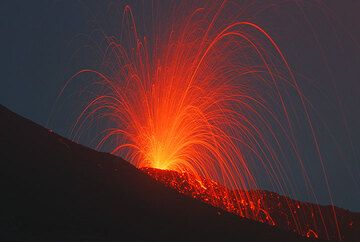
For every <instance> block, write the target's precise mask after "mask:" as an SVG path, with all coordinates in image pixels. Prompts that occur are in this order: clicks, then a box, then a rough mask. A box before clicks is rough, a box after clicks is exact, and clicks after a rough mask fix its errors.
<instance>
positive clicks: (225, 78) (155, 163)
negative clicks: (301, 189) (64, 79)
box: [64, 1, 340, 238]
mask: <svg viewBox="0 0 360 242" xmlns="http://www.w3.org/2000/svg"><path fill="white" fill-rule="evenodd" d="M173 5H174V6H172V7H171V8H169V9H170V10H169V11H168V12H167V13H164V12H162V11H160V10H158V11H155V10H154V13H153V15H152V17H153V19H152V21H151V26H150V30H149V31H148V32H149V34H147V35H145V34H143V35H142V34H140V33H141V32H145V31H139V30H138V25H137V24H138V23H137V21H136V18H135V16H134V14H133V12H132V9H131V8H130V6H125V7H124V12H123V20H122V31H123V32H122V33H121V37H120V38H115V37H113V36H105V42H106V47H105V48H104V49H103V50H102V58H103V60H102V65H101V68H100V69H99V70H93V69H84V70H81V71H79V72H78V73H76V74H75V75H74V76H73V77H72V78H71V79H70V80H69V81H68V83H70V82H72V81H73V80H74V79H75V78H78V77H79V76H85V75H90V76H92V78H93V81H92V85H93V87H96V88H93V89H94V90H96V91H95V94H94V98H92V99H91V100H90V101H89V102H88V104H87V105H86V107H85V108H84V109H83V111H82V113H81V114H80V115H79V117H78V118H77V120H76V122H75V125H74V127H73V129H72V131H71V134H72V137H74V138H75V139H76V138H77V137H79V136H80V135H81V132H80V131H81V130H84V129H90V126H91V124H93V123H94V120H99V119H100V120H106V121H107V122H111V123H112V126H111V127H107V128H106V129H104V132H102V133H101V134H100V138H99V142H97V143H98V144H97V148H98V149H102V148H103V147H111V152H112V153H113V154H115V155H119V156H121V157H123V158H125V159H126V160H128V161H130V162H131V163H132V164H134V165H135V166H136V167H138V168H143V169H147V168H157V169H161V170H169V171H175V172H177V174H183V175H184V174H185V176H186V177H187V179H188V181H191V182H190V184H191V187H192V188H191V189H195V191H197V192H198V193H199V194H206V196H207V197H210V198H212V199H210V200H211V201H215V200H216V199H215V200H214V198H218V200H216V201H218V202H211V204H212V205H214V206H218V207H221V208H223V209H225V210H227V211H230V212H234V211H236V213H237V214H238V215H239V216H242V217H246V218H250V219H254V220H257V221H261V222H264V223H268V224H271V225H276V223H277V221H274V220H273V219H272V217H271V214H269V213H268V212H267V211H268V208H267V207H268V205H267V204H266V201H265V200H264V199H263V194H262V193H261V192H260V189H259V184H258V177H259V176H263V177H265V179H266V181H267V182H268V184H269V185H270V186H271V187H273V188H274V189H275V190H277V191H280V192H282V193H283V194H287V195H289V196H292V195H294V194H296V186H295V184H294V182H293V181H292V179H291V175H290V174H288V166H289V165H288V162H289V160H291V162H292V163H296V166H297V167H298V172H299V173H301V174H302V176H303V180H304V184H305V186H306V187H307V190H308V192H309V194H310V196H313V197H314V198H315V199H316V196H315V194H314V193H313V189H312V186H311V183H310V180H309V178H308V175H307V169H306V165H305V164H304V160H303V157H302V155H301V152H299V149H298V144H297V135H296V132H295V131H294V129H295V126H296V125H299V123H302V125H304V126H306V127H307V129H308V130H309V133H310V134H312V141H311V142H312V143H313V146H314V147H315V149H316V150H317V151H318V154H319V162H320V164H321V165H322V166H323V161H322V158H321V153H320V151H319V147H318V143H317V140H316V136H315V134H314V130H313V126H312V121H311V118H310V115H309V110H308V108H309V105H308V101H307V99H306V97H305V95H304V94H303V92H302V91H301V88H300V87H299V84H298V82H297V80H296V79H295V77H294V74H293V72H292V70H291V68H290V66H289V64H288V62H287V60H286V58H285V55H284V54H283V53H282V51H281V49H280V47H279V46H278V45H277V43H276V41H275V40H274V39H273V38H272V37H271V36H270V34H269V33H268V32H267V31H266V30H265V29H263V28H262V27H261V26H259V25H257V24H256V23H254V22H252V21H249V19H248V18H247V15H246V8H243V7H242V6H239V5H237V4H236V3H233V2H228V1H223V2H203V3H198V4H193V5H191V6H188V5H186V4H185V3H178V4H173ZM154 9H156V8H154ZM141 24H142V25H145V23H141ZM66 86H67V85H66ZM66 86H65V87H64V89H65V88H66ZM94 90H92V91H93V92H94ZM299 120H300V121H299ZM95 123H96V122H95ZM89 125H90V126H89ZM259 174H260V175H259ZM323 176H324V179H325V181H326V179H327V178H326V174H325V172H324V174H323ZM214 184H216V185H214ZM219 186H221V187H224V188H226V189H219ZM230 193H231V194H230ZM220 198H221V199H220ZM203 200H204V201H205V202H206V201H207V200H206V199H203ZM284 206H288V207H293V206H295V205H294V204H291V201H290V200H289V204H287V205H284ZM298 209H299V208H298ZM313 210H314V211H316V210H317V208H316V207H314V208H313ZM259 211H260V212H259ZM317 214H318V217H317V218H314V217H313V215H312V217H311V216H310V215H309V217H308V218H307V219H306V220H305V221H306V223H305V222H303V220H302V219H301V218H300V217H301V216H304V215H303V213H302V212H301V209H300V210H299V211H298V212H297V213H296V212H292V213H291V214H290V218H288V221H290V222H289V223H291V226H289V228H290V229H291V230H294V231H296V232H297V233H299V234H302V235H307V236H314V237H317V236H318V235H317V234H318V233H319V231H321V235H322V237H324V238H329V237H328V232H329V231H328V229H327V227H326V225H325V223H324V218H323V216H322V215H321V212H320V213H317ZM332 221H333V223H334V224H335V228H336V227H337V226H336V224H337V222H336V215H335V214H334V216H333V217H332ZM337 231H338V229H337ZM337 236H340V233H339V231H338V233H337ZM339 238H340V237H339Z"/></svg>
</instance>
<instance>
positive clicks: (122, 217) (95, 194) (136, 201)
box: [0, 106, 320, 242]
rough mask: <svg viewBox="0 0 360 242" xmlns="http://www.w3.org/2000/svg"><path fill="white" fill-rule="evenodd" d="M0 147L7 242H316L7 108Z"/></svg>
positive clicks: (1, 216) (1, 235) (2, 225)
mask: <svg viewBox="0 0 360 242" xmlns="http://www.w3.org/2000/svg"><path fill="white" fill-rule="evenodd" d="M0 146H1V149H0V174H1V176H0V177H1V182H0V184H1V185H0V188H1V200H0V201H1V203H0V205H1V206H0V207H1V210H0V211H1V212H0V241H170V240H171V241H174V240H192V241H204V240H209V241H276V242H279V241H311V240H309V239H306V238H303V237H300V236H299V235H297V234H295V233H292V232H288V231H285V230H281V229H278V228H275V227H272V226H269V225H266V224H262V223H259V222H255V221H251V220H247V219H242V218H240V217H238V216H235V215H233V214H231V213H227V212H225V211H222V210H220V209H218V208H214V207H212V206H210V205H208V204H205V203H202V202H201V201H198V200H195V199H192V198H191V197H188V196H185V195H182V194H179V193H177V192H176V191H174V190H172V189H169V188H167V187H166V186H165V185H163V184H162V183H160V182H157V181H156V180H154V179H153V178H151V177H150V176H148V175H147V174H145V173H144V172H142V171H140V170H138V169H136V168H135V167H134V166H132V165H131V164H129V163H127V162H126V161H124V160H122V159H121V158H119V157H115V156H112V155H109V154H106V153H101V152H96V151H94V150H91V149H89V148H86V147H84V146H81V145H79V144H76V143H73V142H71V141H69V140H67V139H65V138H63V137H61V136H59V135H57V134H55V133H53V132H51V131H49V130H47V129H45V128H43V127H41V126H39V125H37V124H35V123H33V122H31V121H29V120H27V119H25V118H22V117H20V116H18V115H17V114H15V113H13V112H11V111H9V110H8V109H6V108H4V107H2V106H0ZM219 211H221V212H219ZM316 241H320V240H316Z"/></svg>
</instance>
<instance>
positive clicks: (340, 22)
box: [0, 0, 360, 211]
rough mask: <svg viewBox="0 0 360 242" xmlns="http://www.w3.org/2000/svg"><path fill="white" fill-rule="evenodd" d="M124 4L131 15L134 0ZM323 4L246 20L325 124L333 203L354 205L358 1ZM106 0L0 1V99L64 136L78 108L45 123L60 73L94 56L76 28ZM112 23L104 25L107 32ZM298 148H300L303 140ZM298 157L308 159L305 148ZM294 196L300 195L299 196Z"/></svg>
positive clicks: (358, 201)
mask: <svg viewBox="0 0 360 242" xmlns="http://www.w3.org/2000/svg"><path fill="white" fill-rule="evenodd" d="M128 2H129V3H130V5H132V6H133V9H134V12H135V14H136V12H137V9H140V7H139V6H140V4H139V3H137V4H133V3H132V2H131V1H128ZM258 2H259V4H261V2H263V1H258ZM274 2H276V1H274ZM279 2H283V1H279ZM305 2H310V1H305ZM314 2H316V1H314ZM324 2H326V6H327V7H326V8H325V7H320V8H316V7H314V5H315V4H304V12H305V13H306V16H307V19H304V17H303V15H301V14H300V11H299V9H297V8H296V7H294V5H293V4H276V5H274V6H275V7H273V8H270V9H269V10H268V11H265V12H264V13H262V14H261V15H259V16H257V17H256V18H254V19H253V21H255V22H256V23H258V24H259V25H261V26H263V27H264V28H265V29H266V30H267V31H268V32H270V34H271V35H272V36H273V38H274V39H275V40H276V41H277V42H278V44H279V45H280V47H281V49H282V50H283V52H284V53H285V55H286V56H287V58H288V61H289V63H290V65H291V66H292V68H293V70H294V71H295V73H296V77H297V79H298V80H299V82H301V83H304V84H302V88H303V90H304V92H305V94H306V95H307V96H308V97H309V98H310V100H311V102H312V103H314V104H315V106H316V109H317V110H318V113H319V115H320V116H321V119H322V120H325V122H326V125H327V127H328V130H325V129H324V128H322V129H319V130H317V132H318V135H319V137H320V138H319V140H320V146H321V149H322V152H323V154H324V158H325V161H326V167H327V172H328V177H329V181H330V187H331V191H332V193H333V198H334V203H335V205H338V206H340V207H343V208H348V209H351V210H355V211H360V147H359V145H360V109H359V107H360V83H359V81H360V44H359V43H360V24H359V23H360V15H359V14H358V13H359V12H360V1H350V0H348V1H324ZM109 3H110V1H91V2H88V1H83V2H80V1H73V0H58V1H54V0H53V1H17V0H12V1H8V0H5V1H2V2H1V4H0V6H1V8H0V11H1V12H0V18H1V20H0V28H1V38H0V42H1V44H0V48H1V52H0V53H1V81H0V103H1V104H2V105H5V106H6V107H8V108H10V109H11V110H13V111H15V112H17V113H18V114H20V115H23V116H25V117H27V118H29V119H31V120H33V121H35V122H37V123H39V124H41V125H43V126H47V127H49V128H52V129H54V130H55V131H56V132H58V133H60V134H62V135H66V132H67V131H68V129H69V128H70V125H71V122H70V121H69V120H71V119H69V120H68V119H67V118H68V117H67V116H68V115H71V113H72V112H74V113H76V111H79V110H75V111H74V110H72V111H69V112H65V113H63V116H62V117H60V120H64V122H59V120H56V121H57V122H55V121H54V122H50V123H47V121H48V119H49V117H50V112H51V109H52V107H53V105H54V102H55V99H56V97H57V95H58V93H59V91H60V89H61V87H62V86H63V85H64V82H65V81H66V80H67V78H69V77H70V76H71V75H72V74H74V73H75V72H76V71H77V70H79V69H80V68H81V67H83V66H93V65H96V62H95V61H92V59H93V58H95V55H92V54H91V51H89V49H86V48H84V46H86V45H87V43H88V42H86V41H85V40H84V39H83V38H81V37H79V34H89V33H90V32H91V31H93V30H94V28H96V24H94V19H96V21H95V22H100V23H101V24H100V25H101V27H104V25H105V23H108V22H111V21H112V20H113V19H116V17H111V18H110V17H108V16H107V11H108V9H109V6H113V7H114V6H116V7H117V8H119V12H121V10H122V6H123V3H122V2H119V1H116V4H114V5H110V4H109ZM317 6H318V5H317ZM327 8H328V9H327ZM138 12H142V13H146V10H143V9H142V10H139V11H138ZM324 12H325V13H324ZM327 18H328V19H327ZM117 19H118V18H117ZM307 21H309V22H310V23H311V26H312V27H310V25H308V24H307ZM119 22H120V20H119ZM118 26H119V25H116V24H114V26H109V25H107V26H106V27H104V28H105V29H106V32H109V33H111V34H114V31H117V27H118ZM305 77H307V78H310V80H308V81H305ZM303 80H304V81H303ZM66 120H67V121H66ZM315 127H317V126H316V125H315ZM319 127H320V126H319ZM322 127H323V126H322ZM329 133H330V134H332V135H333V137H334V138H331V139H330V138H329ZM85 143H86V142H85ZM304 147H305V150H306V144H304ZM305 156H307V158H308V159H309V160H311V159H316V157H312V156H314V154H312V153H311V152H309V154H305ZM319 169H320V168H319V167H314V170H313V171H311V172H310V173H312V179H313V180H312V181H313V182H314V184H315V185H314V189H315V191H316V193H317V194H319V202H320V203H328V198H327V197H326V191H324V189H323V188H324V184H323V182H322V180H321V179H320V178H317V177H320V176H318V175H317V172H318V171H319ZM298 198H299V199H304V198H303V197H302V195H301V194H299V197H298Z"/></svg>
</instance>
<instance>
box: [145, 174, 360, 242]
mask: <svg viewBox="0 0 360 242" xmlns="http://www.w3.org/2000/svg"><path fill="white" fill-rule="evenodd" d="M142 170H143V171H144V172H145V173H147V174H149V175H150V176H151V177H153V178H154V179H155V180H157V181H160V182H162V183H164V184H165V185H166V186H168V187H170V188H172V189H174V190H176V191H178V192H180V193H182V194H185V195H188V196H191V197H193V198H195V199H198V200H201V201H203V202H205V203H208V204H210V205H212V206H214V207H218V208H221V209H223V210H225V211H228V212H230V213H234V214H236V215H239V216H241V217H247V216H246V214H252V213H254V214H256V215H257V216H256V219H255V220H256V221H259V222H262V223H266V224H269V225H272V226H277V227H280V228H283V229H285V230H290V231H294V232H298V233H299V226H300V225H301V224H306V226H304V227H301V228H300V229H301V231H300V234H301V235H303V236H306V237H308V238H319V237H320V238H328V239H331V240H337V233H336V230H334V229H333V230H328V231H326V230H323V229H321V227H322V223H323V222H322V221H321V216H324V217H325V218H326V219H325V223H326V228H335V224H334V222H333V220H331V218H332V209H331V208H330V207H321V209H320V211H321V212H319V209H318V205H316V204H311V203H304V202H299V201H295V200H291V199H289V198H287V197H284V196H280V195H278V194H276V193H272V192H267V191H256V192H255V194H256V196H258V198H257V200H253V201H251V200H250V201H245V200H240V201H239V200H238V198H237V195H238V194H239V193H244V191H233V190H230V189H228V188H226V187H224V186H222V185H221V184H218V183H217V182H214V181H212V180H207V179H201V180H198V179H197V178H195V177H193V176H192V175H190V174H188V173H179V172H176V171H169V170H159V169H154V168H142ZM248 192H249V191H248ZM252 192H254V191H250V193H252ZM218 214H219V215H221V212H218ZM337 214H338V215H339V226H340V228H341V230H342V231H344V234H343V238H342V239H343V240H344V241H352V240H350V239H349V240H348V237H352V234H358V233H359V232H360V229H359V225H360V214H354V213H350V212H348V211H345V210H342V209H339V208H337ZM294 216H297V219H296V220H294V218H293V217H294ZM354 220H355V221H356V224H357V226H355V227H354V226H353V225H354ZM315 228H318V230H317V232H315Z"/></svg>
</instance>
